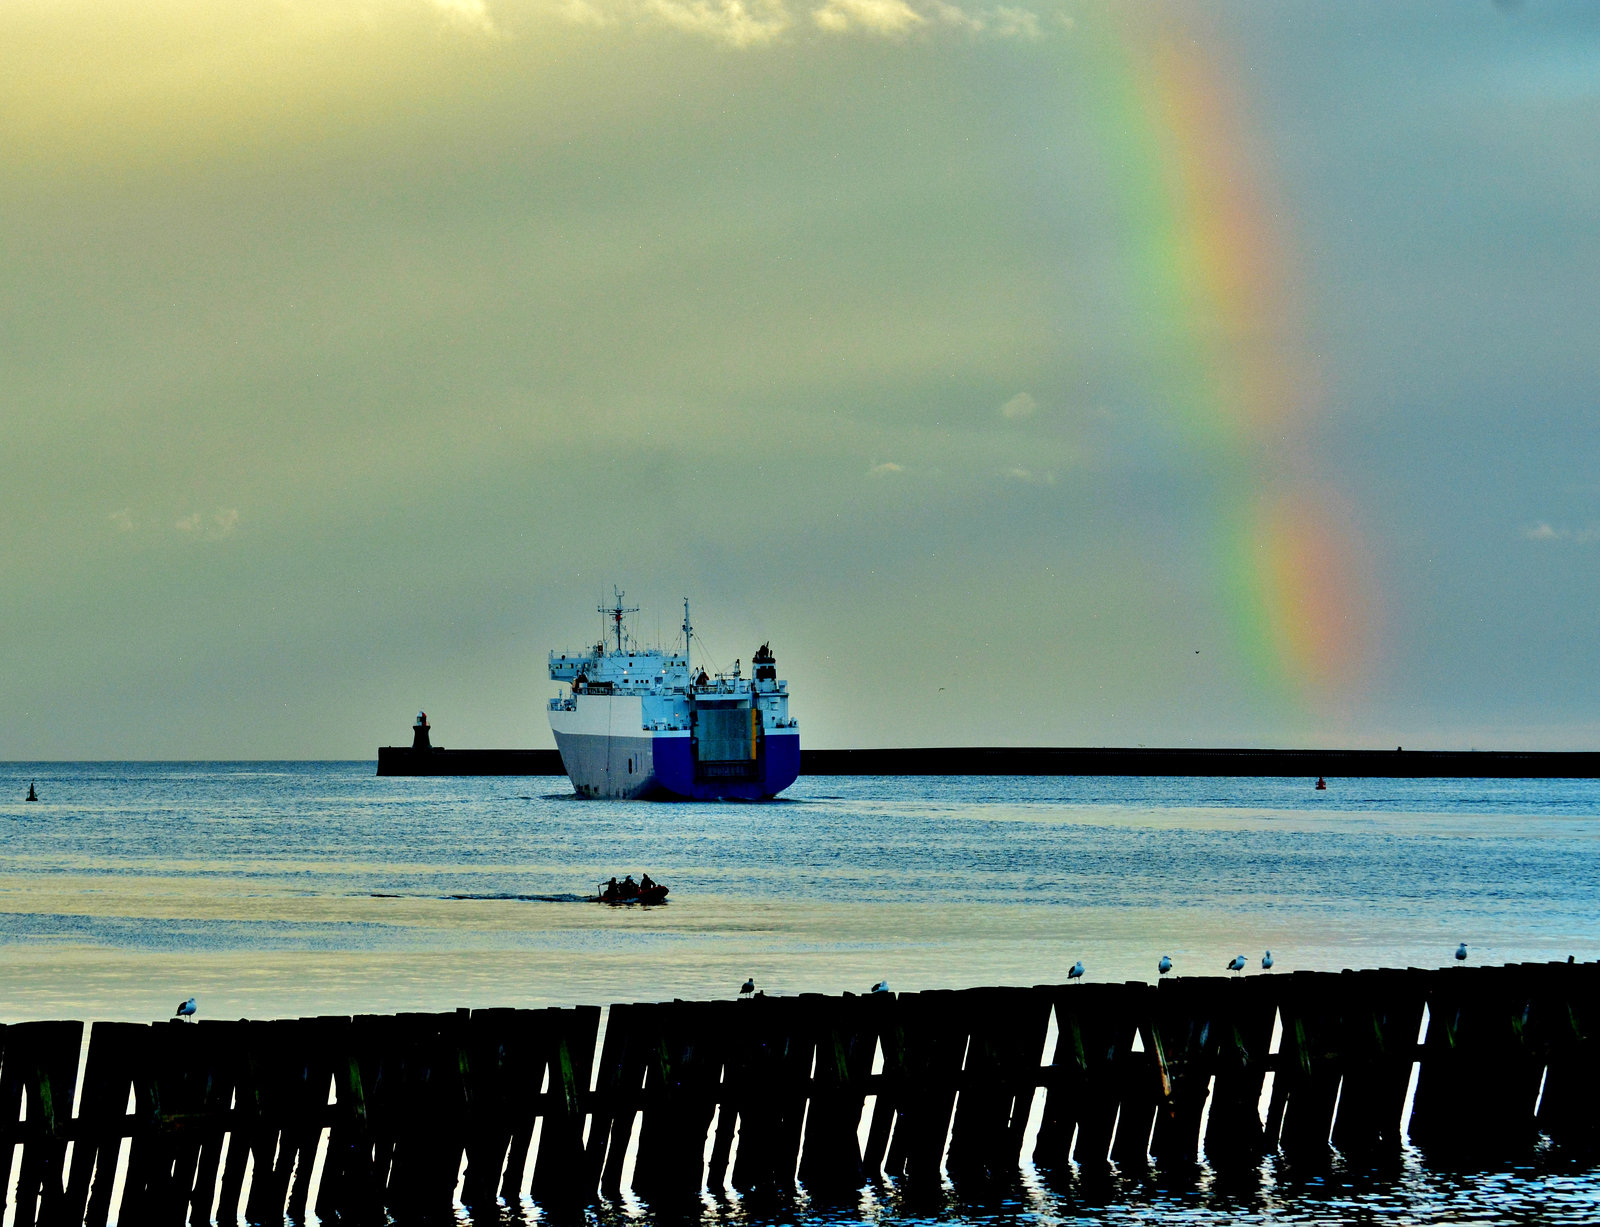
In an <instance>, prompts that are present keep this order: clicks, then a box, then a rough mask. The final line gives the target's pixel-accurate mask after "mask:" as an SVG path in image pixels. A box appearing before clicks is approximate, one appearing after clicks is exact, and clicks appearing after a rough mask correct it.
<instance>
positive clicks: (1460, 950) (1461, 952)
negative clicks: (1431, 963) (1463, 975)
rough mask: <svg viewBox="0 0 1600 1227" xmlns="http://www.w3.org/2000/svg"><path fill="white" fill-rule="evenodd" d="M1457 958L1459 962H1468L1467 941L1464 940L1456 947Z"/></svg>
mask: <svg viewBox="0 0 1600 1227" xmlns="http://www.w3.org/2000/svg"><path fill="white" fill-rule="evenodd" d="M1456 960H1457V961H1458V962H1462V963H1464V962H1466V960H1467V943H1466V942H1462V943H1461V944H1460V945H1459V946H1457V947H1456Z"/></svg>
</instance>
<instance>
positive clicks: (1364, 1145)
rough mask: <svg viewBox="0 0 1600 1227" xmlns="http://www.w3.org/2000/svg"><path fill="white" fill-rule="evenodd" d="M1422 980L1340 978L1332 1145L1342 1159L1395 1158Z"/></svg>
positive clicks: (1406, 974)
mask: <svg viewBox="0 0 1600 1227" xmlns="http://www.w3.org/2000/svg"><path fill="white" fill-rule="evenodd" d="M1426 982H1427V973H1425V972H1418V971H1414V970H1413V971H1404V970H1400V969H1385V970H1377V971H1357V972H1346V973H1344V974H1343V975H1342V976H1341V977H1340V992H1341V997H1342V1018H1343V1029H1342V1032H1341V1034H1340V1036H1339V1048H1340V1070H1341V1072H1342V1075H1343V1081H1342V1083H1341V1084H1340V1088H1339V1112H1338V1116H1337V1117H1336V1118H1335V1119H1334V1122H1333V1144H1334V1146H1336V1147H1337V1148H1338V1149H1339V1150H1340V1151H1342V1152H1343V1153H1344V1154H1346V1155H1351V1156H1361V1157H1371V1156H1380V1155H1387V1156H1393V1155H1395V1154H1398V1153H1399V1150H1400V1147H1401V1145H1402V1143H1403V1141H1404V1138H1403V1137H1402V1135H1401V1131H1400V1125H1401V1116H1402V1114H1403V1113H1404V1111H1405V1100H1406V1090H1407V1088H1408V1087H1409V1086H1410V1084H1411V1069H1412V1066H1413V1064H1414V1063H1415V1061H1416V1051H1417V1031H1418V1029H1419V1028H1420V1026H1421V1024H1422V1007H1423V1003H1424V1000H1425V998H1426V996H1427V988H1426Z"/></svg>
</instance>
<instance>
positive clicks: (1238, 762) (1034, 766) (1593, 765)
mask: <svg viewBox="0 0 1600 1227" xmlns="http://www.w3.org/2000/svg"><path fill="white" fill-rule="evenodd" d="M800 773H801V775H1146V776H1304V777H1306V778H1308V779H1315V778H1316V777H1317V776H1319V775H1320V776H1327V777H1328V778H1330V779H1333V778H1344V779H1595V778H1600V753H1596V752H1594V751H1589V750H1570V751H1567V750H1546V751H1526V752H1514V751H1504V750H1259V749H1255V750H1252V749H1231V750H1230V749H1220V750H1207V749H1187V748H1176V749H1162V748H1160V747H1149V748H1147V747H1144V746H1137V747H1117V746H1087V747H1072V746H1067V747H1060V746H949V747H944V748H941V749H928V748H922V747H917V748H908V749H869V750H801V751H800ZM378 774H379V775H564V774H566V768H565V767H563V766H562V765H561V755H560V754H558V753H557V752H556V751H554V750H441V749H438V748H437V747H433V748H430V749H426V750H418V749H414V748H413V747H411V746H382V747H380V748H379V750H378Z"/></svg>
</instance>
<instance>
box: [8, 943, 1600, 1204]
mask: <svg viewBox="0 0 1600 1227" xmlns="http://www.w3.org/2000/svg"><path fill="white" fill-rule="evenodd" d="M1425 1017H1426V1029H1425V1032H1424V1031H1423V1030H1422V1029H1423V1024H1424V1019H1425ZM86 1031H87V1043H84V1040H85V1035H86ZM1419 1032H1420V1033H1421V1034H1420V1038H1419ZM1597 1045H1600V964H1595V963H1581V964H1574V963H1557V964H1516V965H1511V966H1506V967H1484V968H1466V967H1459V968H1457V967H1452V968H1448V969H1441V970H1419V969H1409V970H1375V971H1353V972H1351V971H1347V972H1343V973H1321V972H1294V973H1291V974H1265V975H1254V976H1250V977H1245V978H1240V979H1238V980H1231V979H1226V978H1220V977H1200V978H1183V979H1172V980H1167V981H1164V982H1162V983H1161V984H1160V985H1159V986H1157V985H1152V984H1145V983H1140V982H1129V983H1122V984H1093V983H1087V984H1086V983H1077V984H1070V985H1040V986H1036V987H1032V988H977V989H967V990H960V991H933V992H922V993H908V994H901V995H899V996H895V995H893V994H889V993H882V994H870V995H866V996H852V995H850V994H845V995H844V996H840V997H831V996H822V995H802V996H798V997H755V998H750V999H745V1000H728V1001H709V1002H701V1001H673V1002H666V1003H658V1004H626V1005H614V1006H612V1007H610V1009H609V1010H608V1011H606V1012H605V1014H604V1016H603V1015H602V1011H601V1010H600V1008H599V1007H593V1006H588V1007H577V1008H572V1009H544V1010H516V1009H484V1010H471V1011H469V1010H458V1011H456V1012H455V1013H449V1014H399V1015H392V1016H388V1015H384V1016H379V1015H372V1016H367V1015H358V1016H356V1017H353V1018H351V1017H325V1018H304V1019H287V1020H278V1021H264V1022H257V1021H244V1020H241V1021H237V1022H231V1021H211V1020H207V1021H202V1022H199V1023H194V1024H190V1023H183V1022H177V1021H173V1022H170V1023H158V1024H154V1025H149V1026H146V1025H139V1024H132V1023H116V1022H97V1023H94V1024H93V1025H92V1026H90V1027H87V1028H86V1024H84V1023H82V1022H28V1023H18V1024H13V1025H11V1026H8V1027H4V1028H0V1154H4V1155H5V1156H7V1162H8V1164H9V1166H8V1168H7V1171H8V1179H7V1181H6V1186H5V1187H6V1189H7V1193H8V1197H9V1196H12V1194H13V1192H14V1204H15V1217H14V1222H15V1223H16V1224H18V1225H19V1227H31V1225H32V1224H35V1223H41V1224H80V1223H81V1224H89V1225H92V1227H101V1225H103V1224H105V1223H106V1222H107V1220H108V1217H111V1218H115V1219H117V1220H119V1221H120V1222H123V1223H140V1224H154V1225H161V1224H172V1225H173V1227H177V1225H179V1224H183V1223H206V1222H209V1221H212V1220H215V1221H218V1222H229V1223H231V1222H234V1221H236V1220H237V1216H238V1215H239V1214H240V1213H243V1214H244V1216H245V1217H246V1218H247V1219H248V1220H249V1221H251V1222H255V1223H280V1222H284V1221H285V1220H286V1218H287V1220H289V1221H294V1222H303V1221H304V1220H305V1216H306V1214H307V1212H308V1211H314V1212H315V1213H316V1214H317V1215H318V1216H319V1217H320V1218H321V1219H322V1220H323V1221H324V1222H327V1221H333V1220H337V1221H340V1222H351V1221H361V1222H367V1221H372V1222H382V1221H384V1214H385V1212H388V1213H390V1214H393V1215H394V1216H395V1219H396V1220H397V1221H413V1220H416V1221H420V1220H427V1219H438V1220H439V1221H450V1220H451V1216H452V1209H451V1207H452V1205H453V1204H454V1202H455V1200H456V1199H457V1198H458V1197H459V1199H460V1201H461V1202H463V1203H464V1204H465V1205H466V1206H467V1207H468V1208H469V1209H472V1210H473V1211H474V1216H475V1218H476V1217H477V1216H478V1214H479V1213H481V1214H482V1215H484V1218H483V1219H482V1220H481V1221H494V1217H493V1216H494V1213H495V1211H494V1210H493V1207H494V1206H496V1205H498V1204H499V1202H500V1201H501V1200H502V1199H503V1200H505V1201H508V1202H511V1203H513V1204H514V1203H516V1201H517V1199H518V1198H519V1197H521V1196H524V1195H531V1196H532V1198H533V1199H535V1200H536V1201H537V1202H538V1203H540V1204H541V1205H542V1206H544V1207H545V1208H546V1209H547V1210H548V1211H552V1212H570V1211H574V1210H577V1209H579V1208H581V1207H583V1206H585V1205H589V1204H591V1203H594V1202H596V1201H598V1200H600V1199H602V1198H607V1199H610V1198H615V1197H616V1196H617V1195H618V1194H619V1193H620V1191H621V1190H622V1189H623V1188H624V1187H625V1186H628V1187H631V1188H632V1189H633V1190H634V1191H635V1192H636V1193H638V1194H639V1195H640V1196H643V1197H644V1198H646V1199H647V1200H648V1201H650V1202H651V1204H652V1205H656V1206H662V1205H670V1204H672V1203H673V1202H674V1201H681V1202H683V1204H685V1205H688V1206H690V1207H691V1209H692V1208H693V1207H695V1206H697V1205H699V1202H698V1200H697V1199H698V1197H699V1195H700V1193H701V1191H702V1190H706V1189H709V1190H711V1191H719V1190H722V1189H725V1188H728V1187H731V1188H734V1189H738V1190H741V1191H743V1192H746V1193H749V1192H755V1191H761V1190H766V1191H776V1192H782V1191H784V1190H792V1189H794V1188H795V1187H796V1186H797V1184H798V1185H799V1186H803V1187H804V1189H805V1190H806V1191H807V1193H808V1195H810V1196H811V1197H813V1198H814V1199H815V1198H824V1199H825V1198H828V1197H830V1196H842V1197H845V1198H848V1197H849V1195H850V1193H851V1191H852V1190H855V1189H858V1188H860V1187H861V1186H862V1185H863V1184H864V1183H867V1182H870V1181H879V1180H883V1179H890V1180H893V1181H895V1182H896V1184H898V1185H900V1186H901V1187H906V1188H915V1187H918V1186H923V1187H928V1186H933V1187H937V1186H939V1185H940V1183H941V1182H942V1181H943V1180H944V1178H945V1177H946V1176H948V1177H949V1178H950V1179H951V1180H952V1181H954V1182H955V1184H956V1186H957V1189H958V1190H959V1189H960V1188H962V1187H963V1186H965V1187H969V1188H974V1189H981V1188H983V1187H986V1186H992V1185H993V1184H995V1183H996V1182H1001V1183H1003V1182H1005V1181H1008V1180H1011V1179H1014V1178H1015V1177H1016V1175H1017V1173H1018V1171H1019V1167H1020V1165H1021V1164H1023V1163H1025V1162H1028V1161H1031V1162H1033V1163H1034V1164H1035V1165H1036V1166H1037V1167H1038V1168H1040V1169H1041V1170H1042V1171H1043V1172H1044V1173H1045V1175H1046V1178H1047V1179H1049V1178H1050V1173H1052V1172H1055V1171H1064V1170H1065V1168H1066V1165H1067V1164H1068V1163H1069V1162H1070V1163H1072V1164H1073V1165H1074V1166H1075V1167H1076V1168H1077V1169H1078V1170H1080V1171H1092V1170H1094V1169H1096V1168H1099V1167H1108V1166H1109V1165H1112V1164H1115V1165H1117V1166H1118V1167H1119V1168H1121V1169H1123V1170H1128V1169H1130V1168H1134V1167H1141V1166H1143V1165H1148V1164H1150V1163H1152V1162H1153V1163H1156V1164H1169V1163H1176V1164H1192V1163H1193V1162H1194V1161H1195V1160H1196V1159H1197V1158H1198V1157H1199V1156H1200V1155H1201V1153H1202V1152H1203V1153H1204V1156H1205V1158H1206V1159H1207V1161H1208V1162H1209V1163H1210V1164H1211V1165H1212V1166H1213V1167H1215V1168H1217V1169H1218V1170H1219V1171H1221V1170H1225V1169H1227V1168H1229V1167H1241V1168H1248V1167H1250V1166H1252V1165H1254V1164H1257V1163H1259V1162H1260V1160H1261V1158H1262V1156H1264V1155H1266V1154H1268V1153H1270V1152H1277V1153H1279V1154H1281V1155H1282V1156H1284V1157H1285V1158H1287V1159H1288V1160H1289V1161H1290V1162H1291V1163H1293V1164H1294V1165H1296V1167H1297V1168H1302V1167H1303V1168H1306V1169H1311V1170H1314V1169H1315V1168H1317V1166H1318V1165H1322V1164H1326V1163H1327V1162H1329V1160H1330V1158H1331V1157H1332V1155H1333V1154H1334V1152H1335V1151H1336V1150H1337V1151H1338V1152H1342V1153H1343V1154H1344V1155H1346V1156H1347V1157H1349V1158H1351V1159H1352V1160H1360V1161H1363V1162H1364V1161H1368V1160H1372V1161H1381V1160H1382V1159H1383V1157H1384V1156H1393V1155H1395V1154H1397V1153H1398V1151H1399V1149H1400V1148H1401V1146H1402V1145H1403V1144H1404V1142H1405V1139H1406V1137H1407V1134H1409V1138H1410V1140H1411V1141H1412V1142H1413V1143H1415V1144H1416V1145H1418V1146H1420V1147H1421V1148H1422V1149H1423V1151H1424V1154H1425V1155H1427V1156H1428V1157H1430V1158H1431V1157H1433V1156H1439V1157H1441V1158H1443V1159H1445V1160H1446V1161H1452V1162H1454V1161H1458V1160H1460V1159H1462V1158H1464V1157H1465V1158H1470V1159H1471V1160H1472V1161H1474V1162H1478V1163H1489V1164H1491V1165H1493V1164H1496V1163H1502V1162H1503V1163H1505V1164H1507V1165H1509V1164H1511V1163H1514V1162H1517V1161H1520V1160H1522V1159H1525V1157H1526V1156H1527V1155H1528V1154H1529V1153H1531V1149H1532V1147H1533V1146H1534V1144H1535V1142H1536V1140H1537V1139H1538V1138H1539V1137H1540V1135H1544V1136H1545V1137H1547V1138H1548V1139H1550V1142H1551V1143H1552V1144H1554V1145H1557V1146H1563V1147H1594V1146H1596V1145H1597V1144H1600V1113H1597V1112H1596V1110H1595V1108H1594V1102H1593V1099H1594V1096H1593V1083H1594V1078H1595V1072H1594V1071H1595V1059H1596V1056H1597V1055H1600V1053H1597ZM1039 1088H1043V1095H1042V1097H1040V1096H1039V1095H1038V1091H1039ZM75 1097H77V1107H76V1110H74V1107H73V1105H74V1101H75ZM130 1097H131V1101H132V1103H133V1105H134V1107H133V1110H132V1111H131V1112H130V1111H129V1110H128V1104H129V1102H130ZM1408 1103H1410V1104H1411V1105H1412V1106H1411V1110H1410V1112H1409V1116H1408V1114H1407V1105H1408ZM736 1137H737V1144H735V1138H736ZM863 1137H864V1141H863ZM536 1138H537V1141H535V1139H536ZM124 1139H131V1140H130V1141H129V1142H128V1145H127V1149H126V1151H125V1152H124V1151H123V1143H124ZM69 1143H70V1144H71V1149H70V1152H69V1149H68V1145H69ZM119 1155H124V1158H123V1159H122V1160H121V1161H120V1162H119ZM247 1174H248V1180H247Z"/></svg>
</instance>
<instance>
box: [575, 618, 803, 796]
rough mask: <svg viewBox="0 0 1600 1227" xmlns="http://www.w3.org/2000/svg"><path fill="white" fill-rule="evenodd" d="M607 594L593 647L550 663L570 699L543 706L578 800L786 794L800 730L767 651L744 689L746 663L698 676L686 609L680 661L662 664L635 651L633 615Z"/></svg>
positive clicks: (655, 653) (649, 653) (795, 769)
mask: <svg viewBox="0 0 1600 1227" xmlns="http://www.w3.org/2000/svg"><path fill="white" fill-rule="evenodd" d="M612 593H613V597H614V600H613V603H612V604H611V605H610V606H605V605H602V606H600V607H599V608H598V610H597V612H599V613H600V614H602V615H603V616H604V617H605V618H606V619H607V620H608V621H609V623H610V628H609V630H608V631H607V632H606V635H605V637H603V638H602V639H601V640H600V642H598V643H596V644H595V645H593V646H592V647H586V648H584V649H583V650H581V651H578V652H551V653H550V677H551V680H553V681H557V682H565V683H567V685H568V686H569V687H570V690H569V691H568V692H567V693H565V694H561V695H557V696H556V697H555V698H553V699H551V700H550V730H551V732H552V733H554V734H555V739H556V749H557V750H558V751H560V754H561V763H562V766H564V767H565V768H566V771H567V776H568V777H569V778H570V779H571V780H572V786H573V788H574V789H576V790H577V792H578V795H579V796H582V797H609V798H615V799H623V800H634V799H645V798H651V799H663V800H692V801H711V800H747V801H757V800H764V799H766V798H768V797H775V796H777V794H778V793H780V792H782V791H783V790H784V789H785V788H787V787H789V785H790V784H793V783H794V781H795V778H796V777H797V776H798V775H799V774H800V725H799V721H797V720H796V719H794V717H792V716H790V714H789V683H788V682H786V681H783V680H782V679H780V678H779V677H778V662H777V658H776V657H775V656H774V655H773V654H772V648H771V646H770V645H768V644H765V643H764V644H762V645H761V647H760V648H759V649H757V651H756V654H755V656H754V657H753V658H752V659H751V661H750V676H749V677H745V676H744V673H743V667H742V662H735V664H734V667H733V668H732V669H731V670H730V671H728V672H725V673H717V674H715V675H713V674H711V673H709V672H707V671H706V670H705V669H701V670H699V671H698V672H696V671H695V669H694V667H693V665H692V663H691V659H690V646H691V644H692V643H693V642H694V628H693V626H692V625H691V623H690V620H689V602H688V600H685V601H684V602H683V628H682V629H683V648H682V651H671V652H668V651H663V650H661V649H660V648H653V649H645V648H640V647H638V646H637V645H635V644H634V642H633V641H632V638H631V636H629V634H628V632H627V628H626V625H625V620H626V618H627V615H628V614H631V613H637V612H638V610H637V609H636V608H629V607H627V606H625V605H624V604H623V603H622V601H623V594H622V593H621V592H619V591H617V590H616V589H613V590H612ZM608 640H609V642H608Z"/></svg>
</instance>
